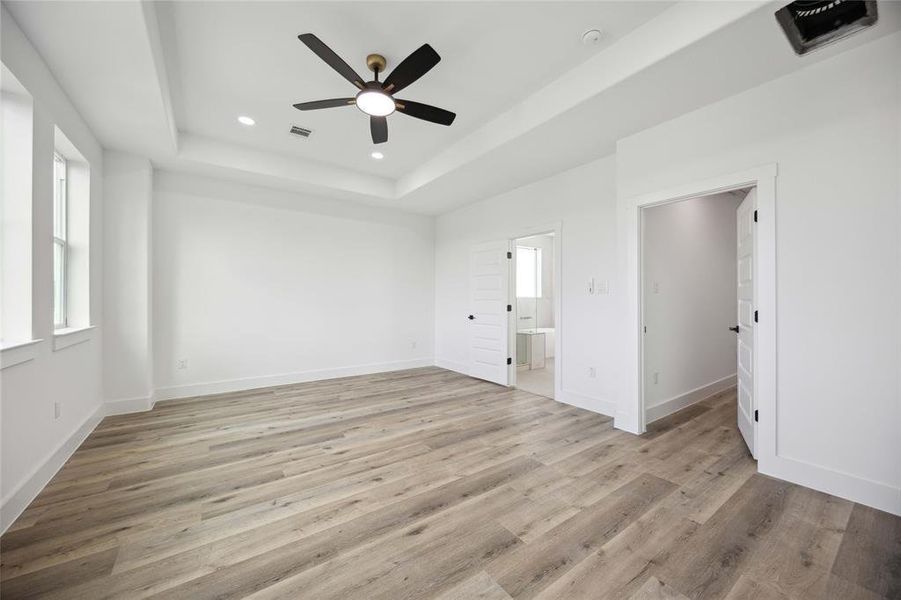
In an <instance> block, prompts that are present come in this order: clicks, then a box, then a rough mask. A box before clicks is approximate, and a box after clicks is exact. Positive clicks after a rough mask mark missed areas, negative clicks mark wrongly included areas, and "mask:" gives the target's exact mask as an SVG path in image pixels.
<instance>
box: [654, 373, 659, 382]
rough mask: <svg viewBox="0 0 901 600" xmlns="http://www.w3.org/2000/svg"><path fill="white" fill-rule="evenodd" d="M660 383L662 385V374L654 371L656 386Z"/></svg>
mask: <svg viewBox="0 0 901 600" xmlns="http://www.w3.org/2000/svg"><path fill="white" fill-rule="evenodd" d="M658 383H660V373H658V372H657V371H654V384H655V385H656V384H658Z"/></svg>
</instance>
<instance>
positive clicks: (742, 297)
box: [736, 188, 757, 458]
mask: <svg viewBox="0 0 901 600" xmlns="http://www.w3.org/2000/svg"><path fill="white" fill-rule="evenodd" d="M756 208H757V190H756V188H752V189H751V191H750V192H749V193H748V195H747V196H746V197H745V199H744V200H743V201H742V203H741V204H739V206H738V211H737V219H736V221H737V227H738V236H737V238H738V239H737V242H738V253H737V260H738V332H737V333H738V336H737V337H738V344H737V346H738V351H737V354H738V358H737V360H738V369H737V372H738V429H739V431H741V435H742V437H743V438H745V443H746V444H747V445H748V449H750V450H751V454H752V455H753V456H754V458H757V422H756V420H755V418H754V415H755V408H756V403H755V402H754V272H755V269H756V266H755V265H754V211H755V209H756Z"/></svg>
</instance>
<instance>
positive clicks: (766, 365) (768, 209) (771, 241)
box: [615, 163, 778, 462]
mask: <svg viewBox="0 0 901 600" xmlns="http://www.w3.org/2000/svg"><path fill="white" fill-rule="evenodd" d="M777 171H778V169H777V165H776V164H774V163H773V164H768V165H762V166H760V167H756V168H753V169H749V170H746V171H741V172H737V173H731V174H726V175H721V176H719V177H714V178H711V179H707V180H704V181H700V182H693V183H688V184H683V185H679V186H675V187H672V188H669V189H664V190H658V191H655V192H651V193H648V194H644V195H640V196H636V197H632V198H626V199H624V200H622V201H621V209H622V212H621V220H620V222H619V232H620V234H621V236H620V239H621V240H622V243H623V244H624V246H623V247H622V248H623V256H624V257H625V260H624V262H623V263H621V264H622V265H623V267H624V268H625V272H624V273H623V278H622V280H623V281H625V282H626V308H627V321H626V326H627V330H626V339H625V342H626V343H625V347H624V349H623V350H624V352H623V356H624V358H623V361H624V373H626V376H625V377H623V378H622V380H621V386H622V389H621V398H622V399H623V400H622V403H621V404H620V405H619V406H618V407H617V414H616V420H615V426H616V427H617V428H618V429H622V430H624V431H629V432H630V433H635V434H641V433H644V431H645V425H646V415H645V410H644V402H643V394H642V386H643V381H642V380H643V377H642V355H643V351H642V337H643V336H642V329H641V278H640V264H641V226H640V223H641V219H640V211H641V209H643V208H646V207H650V206H655V205H660V204H666V203H669V202H676V201H679V200H687V199H689V198H696V197H699V196H708V195H711V194H717V193H721V192H726V191H730V190H735V189H741V188H744V187H752V186H754V187H756V188H757V209H758V212H759V214H760V215H761V218H760V221H759V222H758V223H757V232H756V233H757V238H756V240H755V241H756V244H755V253H756V255H757V273H756V277H755V282H756V287H757V302H756V306H755V308H756V309H757V310H758V311H759V312H760V314H761V315H762V316H764V318H762V319H761V321H760V323H758V325H757V330H756V338H755V344H754V353H755V356H754V364H755V366H756V368H755V370H754V389H755V407H756V408H758V409H759V411H760V414H761V419H760V422H759V423H758V442H759V443H760V446H761V449H760V450H762V451H758V460H761V461H763V462H766V461H772V460H774V459H775V456H776V420H775V417H776V226H775V214H776V174H777Z"/></svg>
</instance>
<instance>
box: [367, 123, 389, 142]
mask: <svg viewBox="0 0 901 600" xmlns="http://www.w3.org/2000/svg"><path fill="white" fill-rule="evenodd" d="M369 131H371V132H372V143H373V144H383V143H385V142H387V141H388V119H386V118H385V117H369Z"/></svg>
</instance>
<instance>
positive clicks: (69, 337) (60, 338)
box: [53, 325, 96, 352]
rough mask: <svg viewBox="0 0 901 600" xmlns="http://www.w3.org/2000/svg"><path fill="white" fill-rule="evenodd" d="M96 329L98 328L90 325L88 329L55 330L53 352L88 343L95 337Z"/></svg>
mask: <svg viewBox="0 0 901 600" xmlns="http://www.w3.org/2000/svg"><path fill="white" fill-rule="evenodd" d="M94 329H96V327H94V326H93V325H88V326H87V327H67V328H66V329H57V330H55V331H54V332H53V351H54V352H56V351H57V350H62V349H63V348H68V347H69V346H74V345H75V344H81V343H82V342H87V341H88V340H90V339H91V338H93V337H94V333H93V331H94Z"/></svg>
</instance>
